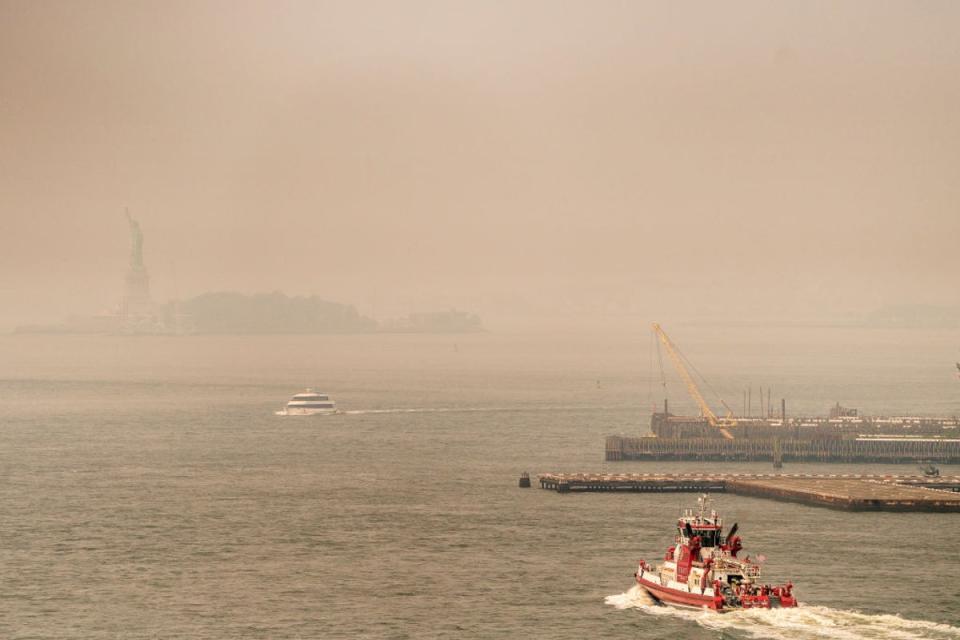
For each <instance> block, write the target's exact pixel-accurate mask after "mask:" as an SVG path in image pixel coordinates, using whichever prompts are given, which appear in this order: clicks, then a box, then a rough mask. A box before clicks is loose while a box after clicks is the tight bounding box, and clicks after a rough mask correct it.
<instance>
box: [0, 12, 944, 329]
mask: <svg viewBox="0 0 960 640" xmlns="http://www.w3.org/2000/svg"><path fill="white" fill-rule="evenodd" d="M958 114H960V3H958V2H953V1H949V0H948V1H942V2H879V1H876V0H870V1H864V2H853V1H850V2H839V3H838V2H833V1H830V2H813V1H808V0H803V1H797V2H768V1H757V2H722V3H720V2H680V3H674V2H658V3H653V2H646V3H645V2H612V1H610V2H587V1H583V2H559V1H507V2H489V1H484V2H480V1H475V2H452V1H448V2H342V3H330V2H319V1H317V2H274V1H270V2H267V1H264V2H170V1H166V0H164V1H159V0H157V1H154V2H131V1H121V2H78V1H70V2H49V1H45V2H35V1H33V0H24V1H10V0H0V326H9V325H12V324H15V323H17V322H26V321H44V320H46V321H55V320H58V319H60V318H61V317H62V316H64V315H67V314H69V313H94V312H96V311H98V310H100V309H103V308H107V307H110V306H113V305H115V304H116V303H117V302H118V300H119V296H120V292H121V286H122V284H121V283H122V278H123V272H124V268H125V264H126V260H127V256H128V235H127V228H126V222H125V220H124V218H123V211H124V207H130V210H131V212H132V213H133V215H134V216H135V217H137V218H138V219H139V220H140V222H141V225H142V227H143V231H144V235H145V245H144V253H145V260H146V263H147V265H148V267H149V269H150V273H151V276H152V279H153V289H154V294H155V297H156V298H157V299H159V300H165V299H168V298H170V297H173V296H174V295H180V296H190V295H195V294H197V293H201V292H203V291H207V290H212V289H218V290H219V289H235V290H240V291H247V292H255V291H269V290H275V289H280V290H284V291H286V292H288V293H296V294H319V295H322V296H324V297H327V298H329V299H333V300H338V301H341V302H347V303H352V304H355V305H356V306H357V307H358V308H359V309H360V311H361V312H363V313H368V314H376V315H377V316H380V317H383V316H389V315H394V314H397V313H406V312H408V311H411V310H414V309H420V310H427V309H434V308H447V307H451V306H457V307H460V308H465V309H469V310H473V311H478V312H480V313H481V314H484V315H485V316H487V317H488V318H490V317H494V318H510V317H514V316H529V315H531V314H553V313H556V314H564V315H566V316H573V317H577V316H580V315H582V316H583V317H585V318H586V317H588V316H591V315H592V316H596V315H598V314H613V313H624V312H629V313H636V314H638V316H641V317H643V318H644V319H658V318H660V319H664V318H682V317H704V316H712V315H717V316H723V317H731V316H735V315H738V314H742V313H743V312H749V313H751V314H760V315H764V316H766V317H777V316H785V315H787V314H794V313H801V314H814V313H817V312H820V311H826V312H827V313H828V314H837V313H839V314H842V313H846V312H855V311H857V310H860V309H868V308H872V307H874V306H878V305H882V304H885V303H891V302H925V303H941V304H960V293H958V291H960V287H958V282H957V280H958V279H957V274H958V273H960V257H958V256H960V246H958V245H960V204H958V202H960V116H958Z"/></svg>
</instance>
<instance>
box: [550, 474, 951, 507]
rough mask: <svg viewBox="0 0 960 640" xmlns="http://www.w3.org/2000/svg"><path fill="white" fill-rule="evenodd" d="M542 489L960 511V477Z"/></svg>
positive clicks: (742, 479) (566, 477)
mask: <svg viewBox="0 0 960 640" xmlns="http://www.w3.org/2000/svg"><path fill="white" fill-rule="evenodd" d="M537 479H538V480H539V482H540V488H542V489H550V490H554V491H557V492H558V493H568V492H575V491H576V492H589V491H603V492H639V493H675V492H696V493H717V492H724V493H733V494H737V495H745V496H752V497H757V498H771V499H774V500H786V501H790V502H800V503H803V504H808V505H814V506H821V507H829V508H832V509H844V510H848V511H937V512H954V513H960V476H943V477H928V476H899V475H869V474H862V475H860V474H858V475H854V474H845V475H812V474H747V473H715V474H706V473H703V474H700V473H680V474H673V473H666V474H656V473H619V474H590V473H577V474H562V473H561V474H557V473H544V474H540V475H539V476H537Z"/></svg>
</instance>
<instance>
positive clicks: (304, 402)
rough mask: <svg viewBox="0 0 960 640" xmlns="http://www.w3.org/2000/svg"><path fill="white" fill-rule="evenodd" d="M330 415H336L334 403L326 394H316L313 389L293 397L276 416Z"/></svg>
mask: <svg viewBox="0 0 960 640" xmlns="http://www.w3.org/2000/svg"><path fill="white" fill-rule="evenodd" d="M331 413H337V405H336V403H335V402H334V401H333V400H331V399H330V396H328V395H327V394H325V393H317V392H316V391H314V390H313V389H307V390H306V391H303V392H302V393H298V394H296V395H294V396H293V397H292V398H290V402H288V403H287V406H286V407H284V408H283V409H282V410H281V411H277V415H278V416H313V415H328V414H331Z"/></svg>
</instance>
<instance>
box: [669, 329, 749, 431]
mask: <svg viewBox="0 0 960 640" xmlns="http://www.w3.org/2000/svg"><path fill="white" fill-rule="evenodd" d="M653 332H654V333H655V334H656V335H657V338H659V339H660V342H662V343H663V346H664V347H666V349H667V355H669V356H670V360H672V361H673V366H674V367H675V368H676V370H677V373H679V374H680V377H681V378H683V382H684V384H686V385H687V393H689V394H690V397H691V398H693V400H694V402H696V403H697V405H698V406H699V407H700V412H701V413H702V414H703V417H704V418H706V419H707V422H708V423H709V424H710V426H711V427H717V428H718V429H720V433H722V434H723V437H724V438H727V439H728V440H733V436H732V435H731V434H730V432H729V431H727V429H726V428H725V427H724V425H723V424H722V423H721V422H720V418H718V417H717V414H715V413H714V412H713V409H711V408H710V405H709V404H707V401H706V400H705V399H704V397H703V394H701V393H700V388H699V387H697V383H696V382H694V380H693V376H691V375H690V372H689V371H687V367H686V366H685V365H684V364H683V358H681V357H680V352H679V351H678V350H677V348H676V346H674V344H673V341H672V340H670V337H669V336H667V334H666V333H665V332H664V331H663V329H662V328H661V327H660V325H659V324H657V323H656V322H654V323H653Z"/></svg>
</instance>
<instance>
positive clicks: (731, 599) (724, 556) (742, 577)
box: [635, 495, 797, 613]
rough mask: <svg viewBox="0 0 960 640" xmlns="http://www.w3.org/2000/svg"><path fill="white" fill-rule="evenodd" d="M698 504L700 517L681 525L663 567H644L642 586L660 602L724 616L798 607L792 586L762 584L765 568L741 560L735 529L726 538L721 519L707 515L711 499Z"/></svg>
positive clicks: (687, 515) (688, 516) (690, 515)
mask: <svg viewBox="0 0 960 640" xmlns="http://www.w3.org/2000/svg"><path fill="white" fill-rule="evenodd" d="M698 502H699V504H700V508H699V510H698V511H697V513H694V511H693V509H687V510H686V511H685V512H684V514H683V515H682V516H680V519H679V520H678V521H677V538H676V544H675V545H674V546H672V547H670V548H669V549H667V553H666V555H665V556H664V558H663V564H661V565H659V566H657V567H656V568H654V567H652V566H650V565H648V564H647V563H646V562H645V561H643V560H641V561H640V566H639V568H638V569H637V573H636V574H635V575H636V577H637V584H638V585H640V586H641V587H642V588H643V589H645V590H646V591H647V593H649V594H650V595H651V596H652V597H653V598H654V599H655V600H657V601H658V602H663V603H666V604H672V605H679V606H685V607H695V608H697V609H712V610H714V611H717V612H720V613H723V612H726V611H735V610H738V609H770V608H774V607H795V606H797V599H796V597H795V596H794V595H793V583H792V582H788V583H786V584H784V585H780V586H770V585H768V584H760V582H759V578H760V564H759V563H758V562H752V561H751V560H750V556H746V557H744V558H739V557H738V554H740V551H741V550H742V549H743V544H742V541H741V540H740V536H738V535H736V533H737V525H736V523H734V525H733V526H732V527H730V532H729V533H728V534H727V535H723V521H722V520H721V519H720V516H718V515H717V512H716V511H713V510H710V511H709V512H708V511H707V503H708V498H707V496H706V495H704V496H701V497H700V499H699V500H698ZM760 559H761V560H762V559H763V558H762V556H761V557H760Z"/></svg>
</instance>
